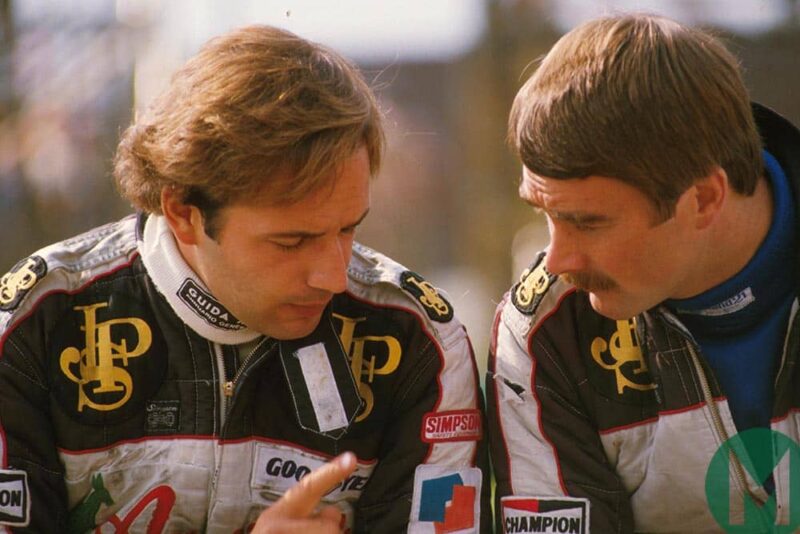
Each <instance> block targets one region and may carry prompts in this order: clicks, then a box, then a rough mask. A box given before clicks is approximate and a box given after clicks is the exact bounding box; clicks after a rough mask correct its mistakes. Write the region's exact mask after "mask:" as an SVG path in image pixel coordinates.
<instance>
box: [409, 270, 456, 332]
mask: <svg viewBox="0 0 800 534" xmlns="http://www.w3.org/2000/svg"><path fill="white" fill-rule="evenodd" d="M400 287H402V288H403V289H405V290H406V291H408V292H409V293H411V295H413V297H414V298H416V299H417V300H418V301H419V303H420V304H422V307H423V308H424V309H425V313H427V314H428V317H430V318H431V320H432V321H438V322H440V323H446V322H448V321H449V320H451V319H452V318H453V307H452V306H451V305H450V303H449V302H447V300H446V299H445V298H444V297H442V296H441V295H440V294H439V292H438V291H437V290H436V288H435V287H433V286H432V285H431V284H430V282H427V281H426V280H425V279H424V278H422V277H421V276H420V275H418V274H417V273H415V272H413V271H404V272H403V274H401V275H400Z"/></svg>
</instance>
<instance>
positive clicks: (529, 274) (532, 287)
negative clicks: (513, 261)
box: [511, 254, 558, 315]
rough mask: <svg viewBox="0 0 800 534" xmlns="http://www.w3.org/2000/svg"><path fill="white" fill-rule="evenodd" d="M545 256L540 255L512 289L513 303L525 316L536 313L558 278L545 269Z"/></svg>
mask: <svg viewBox="0 0 800 534" xmlns="http://www.w3.org/2000/svg"><path fill="white" fill-rule="evenodd" d="M544 256H545V255H544V254H540V255H539V257H538V258H537V259H536V261H534V262H533V263H532V264H531V266H530V267H528V268H527V269H525V271H523V273H522V276H520V278H519V282H517V284H516V285H515V286H514V287H513V288H512V289H511V302H512V303H513V304H514V306H515V307H516V308H517V309H518V310H519V311H520V312H522V313H524V314H525V315H532V314H533V312H535V311H536V308H537V307H538V306H539V302H541V300H542V298H544V294H545V292H546V291H547V288H548V287H550V284H552V283H553V282H554V281H555V280H556V279H557V278H558V276H557V275H554V274H551V273H550V272H549V271H548V270H547V268H546V267H545V262H544Z"/></svg>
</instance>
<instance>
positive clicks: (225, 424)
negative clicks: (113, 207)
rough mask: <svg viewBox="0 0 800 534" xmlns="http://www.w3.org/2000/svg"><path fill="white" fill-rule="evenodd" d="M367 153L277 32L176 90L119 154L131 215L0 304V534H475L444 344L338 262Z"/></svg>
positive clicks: (472, 469)
mask: <svg viewBox="0 0 800 534" xmlns="http://www.w3.org/2000/svg"><path fill="white" fill-rule="evenodd" d="M382 145H383V131H382V127H381V118H380V114H379V111H378V108H377V105H376V102H375V98H374V96H373V95H372V93H371V91H370V89H369V87H368V86H367V84H366V83H365V82H364V80H363V79H362V77H361V75H360V74H359V73H358V71H357V69H356V68H355V67H354V66H353V65H352V64H350V63H349V62H348V61H346V60H345V59H344V58H342V57H341V56H340V55H338V54H337V53H335V52H333V51H332V50H330V49H328V48H325V47H323V46H320V45H318V44H315V43H312V42H309V41H307V40H305V39H301V38H299V37H297V36H296V35H293V34H291V33H289V32H286V31H282V30H279V29H275V28H270V27H266V26H251V27H246V28H242V29H238V30H235V31H232V32H230V33H228V34H226V35H223V36H221V37H218V38H216V39H213V40H212V41H210V42H209V43H207V44H206V45H205V46H204V47H203V48H202V49H201V50H200V51H199V53H198V54H197V55H196V56H194V57H193V58H192V59H190V60H189V61H188V62H187V63H186V65H185V66H184V67H183V68H182V69H180V70H179V71H178V72H177V74H176V75H175V77H174V78H173V80H172V82H171V84H170V86H169V88H168V89H167V91H166V92H165V93H164V94H163V95H161V96H160V97H159V98H158V99H156V100H155V101H154V102H153V103H152V105H151V106H150V107H149V109H148V111H147V112H146V113H145V114H143V115H142V116H141V117H139V118H138V119H137V120H136V121H135V123H134V124H133V125H132V126H131V127H130V128H129V129H128V130H127V131H126V132H125V133H124V135H123V136H122V140H121V142H120V145H119V149H118V152H117V156H116V161H115V177H116V179H117V183H118V185H119V188H120V190H121V192H122V194H123V195H124V196H125V197H126V198H127V199H129V200H130V201H131V202H132V204H133V205H134V206H135V207H136V208H137V211H138V213H137V214H136V215H132V216H129V217H127V218H125V219H123V220H121V221H119V222H116V223H111V224H109V225H106V226H103V227H101V228H97V229H94V230H91V231H89V232H88V233H86V234H83V235H80V236H77V237H75V238H72V239H69V240H66V241H63V242H61V243H57V244H54V245H52V246H49V247H46V248H44V249H42V250H40V251H38V252H36V253H34V254H33V255H31V256H30V257H29V258H26V259H25V260H23V261H21V262H20V263H18V264H17V265H16V266H15V267H14V268H12V270H11V272H10V273H8V274H7V275H5V276H4V277H3V278H2V281H1V282H0V350H1V351H2V352H1V353H0V354H1V355H0V531H3V530H4V526H5V527H13V528H14V530H15V531H16V532H87V531H94V530H95V529H99V530H103V531H106V530H107V529H116V531H117V532H129V531H130V532H145V531H147V532H209V533H231V532H250V531H251V529H252V532H258V533H262V534H263V533H283V532H287V533H293V532H304V533H311V532H314V533H318V532H319V533H324V532H340V531H344V530H347V531H350V532H405V531H406V530H410V531H414V532H434V531H439V529H445V530H447V529H450V530H454V529H455V530H459V531H464V532H478V531H479V529H480V527H481V521H482V520H483V524H484V527H486V526H487V525H488V524H489V523H490V518H489V517H488V515H487V514H486V509H485V508H483V507H482V503H485V502H486V495H487V493H486V491H482V489H483V490H488V485H487V484H483V483H482V475H481V471H480V469H479V466H481V465H482V464H483V463H484V461H483V456H484V452H485V447H484V441H483V439H482V427H481V420H482V417H481V415H482V414H481V406H482V403H481V397H480V390H479V387H478V385H477V376H476V368H475V365H474V358H473V355H472V351H471V348H470V344H469V340H468V338H467V335H466V332H465V330H464V327H463V326H461V324H460V323H459V322H458V320H457V319H455V318H454V315H453V309H452V307H451V306H450V304H449V302H448V301H447V300H446V298H445V297H444V296H443V295H442V294H440V293H439V292H438V291H437V290H436V289H435V288H434V287H433V286H432V285H431V284H430V283H428V282H427V281H425V280H424V279H423V278H422V277H421V276H420V275H418V274H416V273H414V272H413V271H410V270H408V269H406V268H405V267H403V266H401V265H400V264H398V263H396V262H394V261H392V260H391V259H389V258H387V257H386V256H383V255H381V254H380V253H378V252H375V251H373V250H370V249H369V248H367V247H365V246H362V245H359V244H358V243H356V242H354V235H355V233H356V229H357V227H358V226H359V224H361V222H362V221H363V220H364V218H365V217H366V216H367V213H368V211H369V205H370V181H371V180H370V179H371V177H372V176H374V175H375V174H376V173H377V172H378V169H379V166H380V158H381V151H382ZM481 512H483V514H482V513H481ZM99 530H98V531H99Z"/></svg>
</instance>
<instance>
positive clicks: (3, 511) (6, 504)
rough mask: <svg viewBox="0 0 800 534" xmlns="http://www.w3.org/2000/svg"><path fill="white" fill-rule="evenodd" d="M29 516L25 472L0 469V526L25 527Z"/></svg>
mask: <svg viewBox="0 0 800 534" xmlns="http://www.w3.org/2000/svg"><path fill="white" fill-rule="evenodd" d="M30 516H31V495H30V490H29V489H28V474H27V473H26V472H25V471H16V470H12V469H0V525H7V526H10V527H26V526H28V523H29V522H30Z"/></svg>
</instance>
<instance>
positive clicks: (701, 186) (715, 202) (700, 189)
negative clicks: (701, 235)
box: [689, 167, 730, 230]
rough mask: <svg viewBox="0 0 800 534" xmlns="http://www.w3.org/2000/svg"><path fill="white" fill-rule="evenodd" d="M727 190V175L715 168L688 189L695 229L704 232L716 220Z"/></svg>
mask: <svg viewBox="0 0 800 534" xmlns="http://www.w3.org/2000/svg"><path fill="white" fill-rule="evenodd" d="M729 189H730V184H729V182H728V174H727V173H726V172H725V169H723V168H722V167H715V168H714V170H713V171H712V172H711V174H709V175H708V176H706V177H704V178H701V179H699V180H697V181H696V182H695V183H694V185H692V187H690V188H689V191H691V192H692V195H693V199H694V203H695V210H696V211H695V228H697V229H698V230H704V229H705V228H708V227H709V225H711V223H712V222H714V221H715V220H716V218H717V217H718V216H719V214H720V213H721V212H722V208H723V206H724V205H725V200H726V199H727V197H728V190H729Z"/></svg>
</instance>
